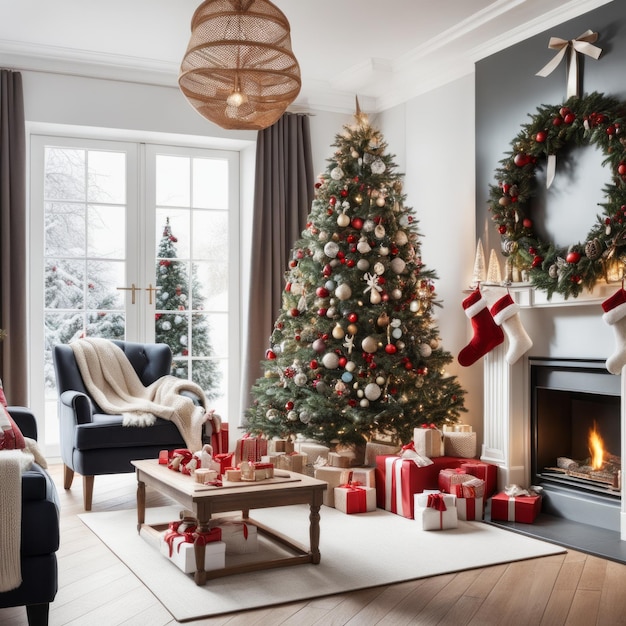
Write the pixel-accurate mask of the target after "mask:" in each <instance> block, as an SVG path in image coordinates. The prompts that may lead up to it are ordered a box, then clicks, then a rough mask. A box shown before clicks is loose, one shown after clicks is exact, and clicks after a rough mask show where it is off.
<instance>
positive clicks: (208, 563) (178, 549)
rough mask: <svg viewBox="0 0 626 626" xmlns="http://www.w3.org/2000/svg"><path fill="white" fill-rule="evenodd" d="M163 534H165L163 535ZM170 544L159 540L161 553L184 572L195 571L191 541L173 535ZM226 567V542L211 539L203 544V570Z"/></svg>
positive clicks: (194, 558) (194, 557) (190, 572)
mask: <svg viewBox="0 0 626 626" xmlns="http://www.w3.org/2000/svg"><path fill="white" fill-rule="evenodd" d="M163 536H165V535H163ZM171 551H172V553H171V555H170V546H169V545H168V544H167V543H166V542H165V540H164V539H163V540H161V554H163V555H165V556H166V557H167V558H168V559H169V560H170V561H172V563H174V564H175V565H176V566H177V567H178V568H179V569H181V570H182V571H183V572H185V574H193V573H194V572H195V571H196V553H195V550H194V544H193V543H187V542H185V538H184V537H175V538H174V539H173V540H172V549H171ZM224 567H226V544H225V543H224V542H223V541H211V542H210V543H207V544H206V545H205V546H204V570H205V571H207V572H208V571H210V570H214V569H224Z"/></svg>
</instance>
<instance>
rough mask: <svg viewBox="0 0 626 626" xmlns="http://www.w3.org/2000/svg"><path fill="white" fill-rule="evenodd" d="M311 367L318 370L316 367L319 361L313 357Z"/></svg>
mask: <svg viewBox="0 0 626 626" xmlns="http://www.w3.org/2000/svg"><path fill="white" fill-rule="evenodd" d="M309 367H310V368H311V369H312V370H316V369H317V368H318V363H317V361H316V360H315V359H313V360H312V361H311V362H310V363H309Z"/></svg>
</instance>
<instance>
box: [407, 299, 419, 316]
mask: <svg viewBox="0 0 626 626" xmlns="http://www.w3.org/2000/svg"><path fill="white" fill-rule="evenodd" d="M419 308H420V303H419V302H418V301H417V300H411V304H409V309H411V312H412V313H417V312H418V311H419Z"/></svg>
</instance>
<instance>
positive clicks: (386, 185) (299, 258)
mask: <svg viewBox="0 0 626 626" xmlns="http://www.w3.org/2000/svg"><path fill="white" fill-rule="evenodd" d="M355 118H356V120H355V123H354V124H353V125H351V126H345V127H344V129H343V131H344V132H343V133H341V134H338V135H337V136H336V138H335V143H334V144H333V146H334V147H336V151H335V153H334V155H333V157H332V158H331V159H329V163H328V166H327V168H326V171H325V173H324V174H323V175H321V176H320V179H319V182H318V183H317V184H316V197H315V200H314V201H313V204H312V208H311V213H310V215H309V219H308V223H307V226H306V229H305V230H304V231H303V233H302V235H301V239H300V240H299V241H297V242H296V243H295V245H294V248H293V250H292V259H291V261H290V263H289V268H288V270H287V272H286V284H285V288H284V292H283V305H282V309H281V311H280V314H279V315H278V318H277V319H276V322H275V325H274V330H273V332H272V335H271V338H270V346H269V348H268V350H267V353H266V358H265V360H264V361H263V369H264V376H262V377H261V378H259V379H258V380H257V381H256V383H255V384H254V386H253V388H252V395H253V398H254V401H253V403H252V406H250V407H249V408H248V410H247V411H246V417H247V422H248V423H247V429H248V431H249V432H250V433H252V434H262V435H265V436H267V437H274V436H278V437H286V436H294V435H297V434H301V435H303V436H305V437H308V438H313V439H315V440H317V441H320V442H323V443H325V444H327V445H328V444H333V443H341V444H348V445H349V444H363V443H364V442H366V441H370V440H373V439H377V438H384V439H387V440H389V439H390V440H392V441H393V442H395V443H408V442H409V441H410V440H411V439H412V437H413V428H414V427H418V426H420V425H422V424H436V425H438V426H441V425H443V424H448V423H454V422H456V421H458V417H459V415H460V413H461V412H462V411H465V410H466V409H465V407H464V393H465V392H464V391H463V389H462V388H461V386H460V384H459V382H458V381H457V379H456V377H455V376H451V375H448V374H447V373H446V371H445V367H446V365H448V364H449V363H450V362H451V361H452V356H451V354H450V353H449V352H447V351H445V350H444V349H443V347H442V341H441V338H440V336H439V330H438V328H437V326H436V324H435V322H434V320H433V315H432V313H433V306H439V303H438V302H437V299H436V293H435V285H434V280H435V278H436V276H435V273H434V272H433V271H431V270H427V269H426V267H425V266H424V264H423V263H422V259H421V256H420V233H419V232H418V229H417V222H416V220H415V218H414V216H413V213H412V211H411V209H410V208H408V207H407V206H405V204H404V201H405V196H404V194H403V191H402V176H401V175H400V174H397V173H396V171H395V168H396V165H395V163H394V162H393V156H392V155H390V154H388V153H387V145H386V143H385V141H384V139H383V137H382V135H381V133H380V132H379V131H377V130H376V129H374V128H373V127H372V126H370V125H369V122H368V121H367V116H365V115H364V114H362V113H361V112H360V110H359V108H358V104H357V114H356V116H355Z"/></svg>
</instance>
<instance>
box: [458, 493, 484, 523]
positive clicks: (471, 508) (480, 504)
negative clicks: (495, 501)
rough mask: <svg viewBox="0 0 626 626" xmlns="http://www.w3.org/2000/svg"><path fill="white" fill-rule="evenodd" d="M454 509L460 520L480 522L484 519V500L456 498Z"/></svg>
mask: <svg viewBox="0 0 626 626" xmlns="http://www.w3.org/2000/svg"><path fill="white" fill-rule="evenodd" d="M456 509H457V514H458V516H459V519H460V520H466V521H472V520H482V519H483V517H484V500H483V499H482V498H458V497H457V499H456Z"/></svg>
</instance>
